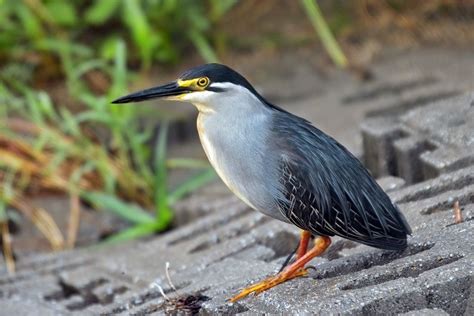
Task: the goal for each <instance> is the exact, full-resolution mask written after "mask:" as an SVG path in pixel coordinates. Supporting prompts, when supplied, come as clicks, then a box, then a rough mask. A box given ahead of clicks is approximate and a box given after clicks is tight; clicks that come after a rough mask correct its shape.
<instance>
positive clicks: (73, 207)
mask: <svg viewBox="0 0 474 316" xmlns="http://www.w3.org/2000/svg"><path fill="white" fill-rule="evenodd" d="M80 216H81V206H80V202H79V195H78V194H77V193H72V194H71V199H70V212H69V222H68V227H67V242H66V243H67V247H68V248H70V249H72V248H74V245H75V244H76V239H77V232H78V230H79V223H80V221H79V219H80Z"/></svg>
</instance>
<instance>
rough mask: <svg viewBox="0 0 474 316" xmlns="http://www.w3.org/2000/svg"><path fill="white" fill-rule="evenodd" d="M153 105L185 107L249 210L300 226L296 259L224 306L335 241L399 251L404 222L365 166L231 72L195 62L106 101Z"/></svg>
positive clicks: (291, 273)
mask: <svg viewBox="0 0 474 316" xmlns="http://www.w3.org/2000/svg"><path fill="white" fill-rule="evenodd" d="M151 99H166V100H173V101H183V102H187V103H191V104H193V105H194V106H195V107H196V108H197V110H198V115H197V131H198V134H199V139H200V141H201V144H202V147H203V149H204V151H205V153H206V156H207V158H208V159H209V162H210V164H211V165H212V166H213V168H214V169H215V171H216V173H217V174H218V175H219V177H220V178H221V179H222V181H223V182H224V183H225V184H226V186H227V187H228V188H229V189H230V191H232V192H233V193H234V194H235V195H236V196H237V197H239V198H240V199H241V200H242V201H243V202H244V203H245V204H247V205H248V206H249V207H250V208H252V209H254V210H256V211H259V212H261V213H263V214H265V215H267V216H270V217H272V218H275V219H277V220H280V221H282V222H285V223H289V224H293V225H295V226H297V227H298V228H299V229H300V230H301V234H300V241H299V244H298V247H297V250H296V259H295V261H294V262H293V263H291V264H290V265H288V266H286V267H285V268H284V269H283V270H281V271H280V272H279V273H277V274H276V275H273V276H270V277H268V278H266V279H264V280H262V281H261V282H258V283H256V284H254V285H250V286H248V287H246V288H244V289H242V290H241V291H240V292H239V293H238V294H237V295H234V296H233V297H231V298H230V301H231V302H235V301H237V300H240V299H242V298H244V297H246V296H248V295H249V294H251V293H253V294H255V295H256V294H259V293H262V292H264V291H267V290H268V289H270V288H272V287H274V286H277V285H278V284H281V283H283V282H286V281H288V280H291V279H293V278H296V277H301V276H305V275H307V273H308V271H307V269H305V265H306V264H307V263H308V262H309V261H310V260H312V259H313V258H314V257H316V256H319V255H321V254H322V253H323V252H324V251H325V250H326V249H327V248H328V247H329V246H330V244H331V238H332V237H333V236H339V237H342V238H345V239H348V240H351V241H355V242H358V243H361V244H365V245H368V246H372V247H375V248H380V249H387V250H394V251H397V250H399V251H401V250H403V249H405V248H406V247H407V236H408V235H411V228H410V226H409V224H408V222H407V220H406V219H405V217H404V215H403V214H402V213H401V211H400V210H399V208H398V207H397V206H396V205H395V204H394V203H392V201H391V200H390V198H389V197H388V195H387V194H386V193H385V192H384V191H383V189H382V188H381V187H380V186H379V185H378V184H377V182H376V181H375V179H374V178H373V177H372V176H371V174H370V173H369V172H368V170H367V169H366V168H365V167H364V166H363V164H362V163H361V162H360V161H359V160H358V159H357V158H356V157H355V156H354V155H353V154H351V153H350V152H349V150H347V149H346V148H345V147H344V146H343V145H341V144H340V143H339V142H337V141H336V140H335V139H334V138H332V137H331V136H329V135H327V134H325V133H324V132H323V131H321V130H320V129H318V128H317V127H315V126H314V125H313V124H311V123H310V122H309V121H308V120H306V119H304V118H301V117H299V116H296V115H294V114H292V113H290V112H288V111H287V110H285V109H283V108H281V107H279V106H276V105H274V104H272V103H270V102H269V101H267V99H265V98H264V97H263V96H262V95H261V94H260V93H259V92H257V90H256V89H255V88H254V87H253V86H252V85H251V84H250V82H249V81H248V80H247V79H245V78H244V77H243V76H242V75H241V74H239V73H238V72H237V71H235V70H233V69H231V68H230V67H228V66H226V65H222V64H218V63H210V64H204V65H199V66H196V67H194V68H191V69H189V70H187V71H185V72H184V73H183V74H181V75H180V76H179V77H178V79H176V80H174V81H172V82H170V83H167V84H164V85H161V86H156V87H152V88H149V89H146V90H142V91H138V92H135V93H131V94H129V95H126V96H123V97H121V98H118V99H116V100H114V101H112V103H115V104H120V103H130V102H139V101H145V100H151ZM311 240H313V244H314V245H313V246H311V247H309V244H310V242H311Z"/></svg>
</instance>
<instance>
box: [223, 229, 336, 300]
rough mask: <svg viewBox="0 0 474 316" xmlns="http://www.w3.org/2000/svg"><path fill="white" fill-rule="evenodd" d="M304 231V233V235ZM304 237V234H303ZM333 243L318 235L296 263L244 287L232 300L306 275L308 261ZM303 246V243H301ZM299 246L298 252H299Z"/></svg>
mask: <svg viewBox="0 0 474 316" xmlns="http://www.w3.org/2000/svg"><path fill="white" fill-rule="evenodd" d="M303 234H304V233H302V235H303ZM302 237H303V236H302ZM330 244H331V239H330V238H329V237H326V236H318V237H316V239H315V240H314V247H313V248H312V249H311V250H310V251H308V252H306V253H305V254H304V255H303V256H302V257H300V258H298V260H296V261H295V262H294V263H292V264H291V265H289V266H288V267H286V268H285V270H283V271H282V272H280V273H278V274H277V275H275V276H272V277H269V278H267V279H265V280H263V281H261V282H259V283H257V284H254V285H251V286H249V287H247V288H245V289H243V290H242V291H241V292H240V293H239V294H237V295H236V296H234V297H232V298H231V299H230V301H231V302H236V301H238V300H240V299H242V298H244V297H246V296H247V295H249V294H250V293H255V294H256V295H257V294H260V293H262V292H264V291H266V290H268V289H270V288H272V287H274V286H276V285H278V284H281V283H283V282H285V281H288V280H291V279H293V278H296V277H299V276H305V275H306V274H308V272H307V270H306V269H304V266H305V264H306V263H308V262H309V261H311V259H313V258H314V257H316V256H319V255H320V254H322V253H323V252H324V251H325V250H326V249H327V248H328V247H329V245H330ZM300 246H301V243H300ZM299 250H300V249H299V248H298V253H299Z"/></svg>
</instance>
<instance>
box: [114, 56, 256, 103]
mask: <svg viewBox="0 0 474 316" xmlns="http://www.w3.org/2000/svg"><path fill="white" fill-rule="evenodd" d="M156 98H161V99H166V100H173V101H185V102H190V103H192V104H194V105H195V106H196V107H197V108H198V109H199V110H200V111H206V110H210V111H215V110H217V109H218V108H219V107H225V106H229V105H236V104H243V103H247V104H249V103H255V102H251V101H258V100H259V99H260V100H263V98H262V97H261V96H260V95H259V94H258V93H257V91H255V89H254V88H253V87H252V85H251V84H250V83H249V82H248V81H247V80H246V79H245V78H244V77H243V76H242V75H240V74H239V73H237V72H236V71H234V70H232V69H231V68H229V67H227V66H225V65H221V64H215V63H213V64H205V65H201V66H197V67H194V68H191V69H189V70H187V71H186V72H184V73H183V74H182V75H181V76H179V78H178V79H176V80H175V81H172V82H170V83H167V84H165V85H162V86H157V87H153V88H149V89H146V90H142V91H138V92H135V93H132V94H129V95H126V96H124V97H121V98H118V99H116V100H114V101H113V102H112V103H129V102H139V101H145V100H150V99H156Z"/></svg>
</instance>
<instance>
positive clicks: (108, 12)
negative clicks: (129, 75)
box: [0, 0, 237, 70]
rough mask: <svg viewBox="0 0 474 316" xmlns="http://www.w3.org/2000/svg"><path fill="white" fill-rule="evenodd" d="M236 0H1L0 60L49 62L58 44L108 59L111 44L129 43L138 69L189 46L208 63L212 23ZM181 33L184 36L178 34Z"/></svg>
mask: <svg viewBox="0 0 474 316" xmlns="http://www.w3.org/2000/svg"><path fill="white" fill-rule="evenodd" d="M236 2H237V1H236V0H219V1H216V0H207V1H192V0H160V1H156V0H104V1H92V2H88V1H62V0H45V1H40V0H25V1H14V0H3V1H2V5H1V6H0V19H1V20H2V24H1V25H0V61H1V59H2V58H3V59H10V60H17V61H25V60H27V61H29V60H31V56H33V55H37V56H38V57H39V59H40V60H39V61H36V63H37V62H39V63H41V62H43V63H44V62H54V59H51V58H48V57H47V56H56V54H57V49H58V48H59V47H60V46H62V45H68V46H70V47H73V48H74V51H75V53H76V54H77V55H78V56H80V57H82V58H84V59H85V58H88V59H91V58H101V59H104V60H111V59H113V52H114V46H115V42H116V41H117V40H121V41H123V42H126V43H128V46H129V48H130V51H131V52H132V54H131V56H130V61H132V62H133V61H134V60H139V61H140V62H141V64H142V67H143V68H148V67H150V65H151V64H152V62H154V61H160V62H164V63H174V62H176V61H178V60H179V58H180V57H181V55H183V54H184V53H186V54H187V52H188V50H189V45H188V43H191V44H193V45H194V46H195V48H196V50H197V52H198V53H200V54H201V56H202V57H203V58H204V59H205V60H206V61H208V62H210V61H216V60H217V56H216V54H215V52H214V50H213V48H212V45H211V44H210V41H211V40H212V38H213V36H214V32H213V25H215V24H216V23H217V22H219V20H220V19H221V18H222V17H223V16H224V15H225V13H226V12H227V11H228V10H230V9H231V8H232V7H233V5H234V4H235V3H236ZM183 35H184V36H183ZM58 70H59V68H58Z"/></svg>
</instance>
